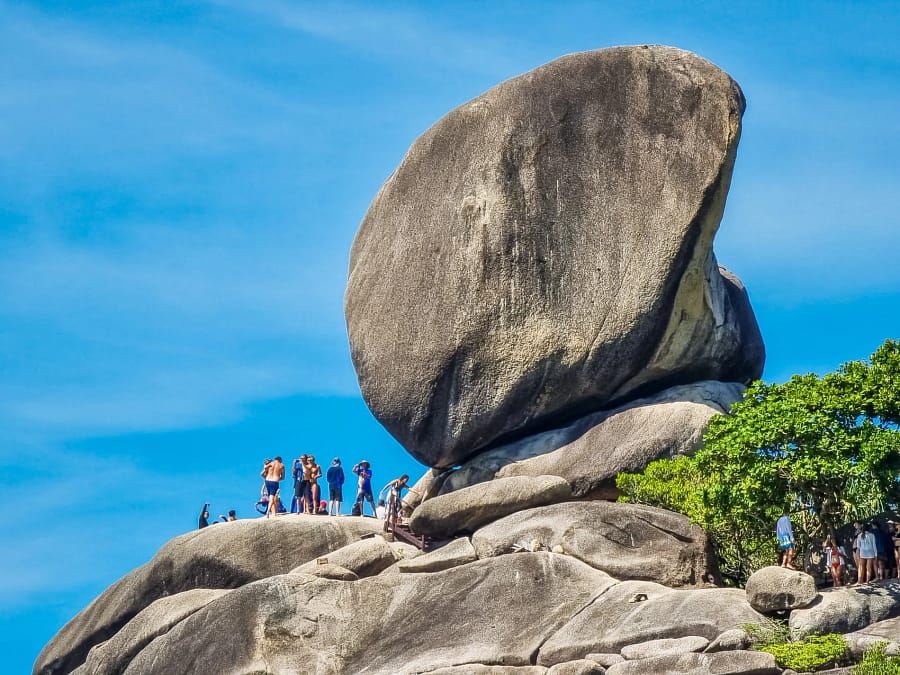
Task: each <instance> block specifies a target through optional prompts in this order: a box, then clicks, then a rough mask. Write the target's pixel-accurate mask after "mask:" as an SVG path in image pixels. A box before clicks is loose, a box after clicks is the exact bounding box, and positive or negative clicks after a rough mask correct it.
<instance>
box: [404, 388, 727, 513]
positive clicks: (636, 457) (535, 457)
mask: <svg viewBox="0 0 900 675" xmlns="http://www.w3.org/2000/svg"><path fill="white" fill-rule="evenodd" d="M743 392H744V386H743V385H741V384H738V383H734V382H729V383H725V382H711V381H705V382H697V383H694V384H687V385H682V386H678V387H671V388H669V389H666V390H664V391H662V392H660V393H659V394H656V395H655V396H651V397H648V398H642V399H638V400H636V401H632V402H629V403H627V404H625V405H622V406H620V407H618V408H615V409H613V410H609V411H603V412H596V413H592V414H590V415H587V416H586V417H582V418H581V419H578V420H577V421H575V422H573V423H571V424H569V425H568V426H565V427H563V428H560V429H554V430H552V431H545V432H543V433H539V434H535V435H533V436H529V437H527V438H524V439H522V440H520V441H515V442H513V443H509V444H507V445H503V446H501V447H498V448H494V449H492V450H486V451H484V452H481V453H479V454H477V455H475V456H474V457H472V458H471V459H469V460H467V461H465V462H463V463H462V465H461V466H460V468H459V469H457V470H455V471H452V470H451V471H448V472H447V474H446V475H445V476H442V477H441V479H440V483H439V485H438V483H437V481H438V479H437V478H436V477H435V476H434V475H431V474H426V476H425V477H423V479H424V480H423V481H420V482H422V483H423V484H422V485H421V487H420V492H421V493H422V494H427V493H428V492H429V491H435V490H437V493H438V494H447V493H448V492H453V491H454V490H459V489H460V488H463V487H467V486H469V485H474V484H476V483H481V482H483V481H486V480H491V479H494V478H505V477H508V476H541V475H550V476H562V477H563V478H565V479H566V480H567V481H568V482H569V485H571V486H572V494H573V496H575V497H584V496H588V495H591V496H600V497H606V496H612V495H613V494H614V493H615V479H616V476H617V475H618V474H619V473H621V472H623V471H642V470H643V469H644V468H645V467H646V466H647V464H649V463H650V462H652V461H653V460H656V459H660V458H663V457H666V458H670V457H675V456H677V455H685V454H691V453H692V452H693V451H694V449H696V448H697V446H698V445H699V444H700V443H701V442H702V440H703V433H704V431H705V430H706V426H707V424H708V423H709V420H710V418H711V417H712V416H713V415H716V414H722V413H726V412H728V410H729V408H730V407H731V405H732V404H733V403H735V402H736V401H740V400H741V398H742V396H743Z"/></svg>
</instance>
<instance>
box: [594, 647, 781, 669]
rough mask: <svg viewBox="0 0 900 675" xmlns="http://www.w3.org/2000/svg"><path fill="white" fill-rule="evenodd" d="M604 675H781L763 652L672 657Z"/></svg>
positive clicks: (630, 664) (619, 665)
mask: <svg viewBox="0 0 900 675" xmlns="http://www.w3.org/2000/svg"><path fill="white" fill-rule="evenodd" d="M606 675H781V668H779V667H778V666H776V665H775V657H774V656H772V655H771V654H767V653H766V652H749V651H741V652H716V653H715V654H676V655H671V656H657V657H654V658H650V659H641V660H640V661H624V662H622V663H617V664H616V665H614V666H610V668H609V669H608V670H607V671H606Z"/></svg>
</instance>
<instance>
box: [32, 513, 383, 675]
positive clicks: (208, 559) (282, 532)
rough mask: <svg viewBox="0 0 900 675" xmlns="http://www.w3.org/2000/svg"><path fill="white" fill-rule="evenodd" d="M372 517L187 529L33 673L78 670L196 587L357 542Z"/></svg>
mask: <svg viewBox="0 0 900 675" xmlns="http://www.w3.org/2000/svg"><path fill="white" fill-rule="evenodd" d="M381 526H382V523H381V521H377V520H375V519H373V518H297V517H292V516H280V517H277V518H268V519H266V518H259V519H255V520H237V521H234V522H231V523H221V524H219V525H216V526H215V527H207V528H204V529H202V530H195V531H193V532H188V533H187V534H183V535H181V536H180V537H176V538H174V539H172V540H170V541H169V542H167V543H166V544H165V545H164V546H163V547H162V548H161V549H160V550H159V551H158V552H157V554H156V555H155V556H154V557H153V559H152V560H151V561H150V562H148V563H147V564H145V565H142V566H141V567H138V568H137V569H136V570H134V571H132V572H129V573H128V574H127V575H125V576H124V577H122V578H121V579H119V581H117V582H116V583H114V584H113V585H112V586H110V587H109V588H107V589H106V590H105V591H104V592H103V593H101V594H100V595H99V596H98V597H97V598H96V599H95V600H94V601H93V602H92V603H91V604H90V605H88V606H87V607H86V608H85V609H83V610H82V611H81V612H79V613H78V614H77V615H76V616H75V617H74V618H73V619H72V620H71V621H69V622H68V623H67V624H66V625H65V626H63V627H62V629H60V631H59V632H58V633H57V634H56V635H55V636H54V637H53V639H52V640H51V641H50V642H49V643H47V645H46V646H45V647H44V649H43V650H42V651H41V653H40V655H39V656H38V658H37V661H36V662H35V666H34V673H35V675H37V674H38V673H40V674H43V675H51V674H55V673H67V672H69V671H70V670H73V669H74V668H76V667H77V666H78V665H80V664H81V663H82V662H84V660H85V658H86V657H87V653H88V650H89V649H90V648H91V647H93V646H94V645H95V644H98V643H100V642H104V641H105V640H108V639H109V638H111V637H112V636H113V635H115V634H116V632H117V631H118V630H119V629H120V628H121V627H122V626H124V625H125V624H126V623H127V622H128V621H129V620H131V618H132V617H134V616H135V615H136V614H137V613H138V612H140V611H141V610H142V609H144V608H145V607H147V606H148V605H149V604H150V603H152V602H153V601H155V600H158V599H159V598H162V597H165V596H167V595H174V594H176V593H182V592H184V591H188V590H191V589H194V588H237V587H239V586H243V585H244V584H246V583H249V582H251V581H255V580H257V579H263V578H265V577H269V576H272V575H274V574H284V573H286V572H288V571H289V570H291V569H293V568H294V567H296V566H297V565H300V564H302V563H304V562H306V561H308V560H311V559H312V558H315V557H317V556H319V555H322V554H324V553H328V552H329V551H333V550H335V549H337V548H340V547H341V546H345V545H347V544H349V543H351V542H353V541H357V540H358V539H359V538H360V536H361V535H364V534H371V533H378V532H380V531H381Z"/></svg>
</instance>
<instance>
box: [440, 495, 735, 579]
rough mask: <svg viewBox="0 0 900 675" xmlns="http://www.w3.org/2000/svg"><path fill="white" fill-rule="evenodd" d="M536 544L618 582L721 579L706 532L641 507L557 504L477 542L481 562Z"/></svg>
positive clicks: (496, 526)
mask: <svg viewBox="0 0 900 675" xmlns="http://www.w3.org/2000/svg"><path fill="white" fill-rule="evenodd" d="M427 504H428V502H425V504H424V505H423V507H424V506H425V505H427ZM531 542H537V543H539V544H541V545H542V546H543V547H544V548H547V549H553V548H554V547H556V546H561V547H562V550H563V552H564V553H566V554H567V555H571V556H574V557H576V558H578V559H579V560H583V561H584V562H586V563H587V564H588V565H590V566H591V567H596V568H597V569H600V570H603V571H604V572H606V573H607V574H610V575H611V576H613V577H616V578H618V579H646V580H650V581H655V582H657V583H661V584H665V585H666V586H673V587H682V586H697V585H705V584H706V583H708V582H710V581H714V580H715V579H716V578H717V576H718V574H717V570H716V567H715V558H714V556H713V555H712V552H711V550H710V548H709V542H708V538H707V536H706V533H705V532H704V531H703V529H702V528H700V527H698V526H697V525H692V524H691V522H690V520H689V519H688V518H686V517H685V516H682V515H680V514H677V513H672V512H671V511H665V510H663V509H657V508H654V507H651V506H643V505H640V504H625V503H615V502H600V501H597V502H565V503H562V504H552V505H550V506H543V507H540V508H535V509H529V510H527V511H520V512H518V513H514V514H512V515H510V516H507V517H506V518H503V519H501V520H498V521H496V522H493V523H491V524H490V525H487V526H485V527H483V528H481V529H480V530H478V531H477V532H476V533H475V534H474V535H473V537H472V544H473V545H474V546H475V551H476V552H477V553H478V557H479V558H490V557H494V556H498V555H503V554H506V553H512V552H514V551H515V550H517V548H519V547H520V546H521V545H522V544H530V543H531Z"/></svg>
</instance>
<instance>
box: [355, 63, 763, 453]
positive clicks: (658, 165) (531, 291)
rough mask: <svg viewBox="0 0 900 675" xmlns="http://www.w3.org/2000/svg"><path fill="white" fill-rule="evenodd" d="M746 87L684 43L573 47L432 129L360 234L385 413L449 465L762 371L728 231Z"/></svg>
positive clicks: (361, 328) (380, 409)
mask: <svg viewBox="0 0 900 675" xmlns="http://www.w3.org/2000/svg"><path fill="white" fill-rule="evenodd" d="M743 111H744V98H743V95H742V94H741V92H740V89H739V88H738V86H737V84H736V83H735V82H734V81H733V80H732V79H731V78H730V77H728V75H727V74H725V73H724V72H723V71H721V70H720V69H719V68H717V67H716V66H714V65H713V64H711V63H709V62H708V61H705V60H703V59H701V58H699V57H697V56H695V55H694V54H691V53H689V52H685V51H681V50H678V49H673V48H671V47H662V46H643V47H617V48H613V49H605V50H599V51H592V52H584V53H580V54H571V55H569V56H564V57H562V58H560V59H557V60H556V61H553V62H551V63H549V64H547V65H544V66H542V67H540V68H537V69H536V70H533V71H531V72H529V73H526V74H524V75H522V76H520V77H516V78H514V79H512V80H509V81H507V82H504V83H502V84H500V85H498V86H496V87H494V88H493V89H491V90H489V91H488V92H486V93H485V94H483V95H481V96H479V97H478V98H476V99H474V100H472V101H470V102H468V103H466V104H464V105H462V106H460V107H459V108H457V109H456V110H453V111H452V112H450V113H449V114H448V115H446V116H445V117H444V118H443V119H441V120H440V121H439V122H437V124H435V125H434V126H433V127H432V128H431V129H429V130H428V131H427V132H426V133H425V134H423V135H422V136H421V137H420V138H418V139H417V140H416V141H415V142H414V143H413V145H412V147H410V149H409V151H408V152H407V154H406V157H405V158H404V159H403V162H402V163H401V164H400V166H399V167H398V168H397V169H396V170H395V171H394V172H393V173H392V174H391V176H390V177H389V178H388V179H387V181H386V182H385V184H384V186H383V187H382V188H381V190H380V191H379V192H378V195H377V196H376V197H375V200H374V201H373V202H372V205H371V207H370V208H369V211H368V213H367V214H366V216H365V218H364V220H363V222H362V224H361V225H360V229H359V232H358V234H357V236H356V239H355V241H354V243H353V248H352V250H351V253H350V274H349V279H348V282H347V292H346V295H345V314H346V319H347V331H348V335H349V338H350V349H351V356H352V359H353V363H354V366H355V367H356V372H357V376H358V378H359V384H360V388H361V390H362V394H363V397H364V398H365V400H366V403H367V404H368V405H369V407H370V409H371V410H372V412H373V414H374V415H375V417H376V418H377V419H378V420H379V421H380V422H381V423H382V424H383V425H384V426H385V427H386V428H387V429H388V431H390V433H391V434H392V435H393V436H394V437H395V438H397V439H398V440H399V441H400V443H401V444H402V445H403V446H404V447H405V448H406V449H407V450H409V451H410V452H411V453H412V454H413V455H414V456H415V457H416V459H418V460H419V461H421V462H422V463H423V464H425V465H427V466H436V467H450V466H454V465H456V464H458V463H459V462H461V461H463V460H465V459H466V458H467V457H469V456H471V455H472V454H473V453H474V452H476V451H478V450H479V449H482V448H486V447H489V446H491V445H496V444H498V443H499V442H502V441H503V440H504V439H506V440H512V438H514V437H524V436H526V435H528V434H530V433H533V432H536V431H541V430H545V429H548V428H553V427H555V426H559V425H560V423H564V422H565V421H567V420H569V419H572V418H573V417H575V416H578V415H583V414H587V413H589V412H592V411H593V410H597V409H599V408H601V407H604V406H605V405H606V404H607V403H613V402H614V401H620V400H626V399H627V398H628V397H629V395H631V394H633V393H634V392H636V391H638V390H639V389H641V388H642V387H653V388H657V389H658V388H661V387H662V386H669V385H672V384H683V383H688V382H696V381H698V380H705V379H709V380H721V381H735V382H749V381H750V380H753V379H755V378H757V377H759V375H760V374H761V372H762V365H763V360H764V351H763V346H762V339H761V337H760V334H759V329H758V327H757V325H756V321H755V319H754V318H753V314H752V311H751V310H750V306H749V302H748V301H747V298H746V293H745V292H744V290H743V288H742V287H741V286H740V285H739V283H735V280H734V278H733V277H731V276H730V275H727V274H723V273H722V272H720V270H719V268H718V266H717V264H716V260H715V256H714V255H713V254H712V241H713V237H714V235H715V232H716V230H717V229H718V226H719V221H720V220H721V216H722V209H723V207H724V203H725V196H726V194H727V192H728V187H729V183H730V179H731V172H732V167H733V163H734V157H735V152H736V148H737V143H738V137H739V135H740V118H741V115H742V114H743Z"/></svg>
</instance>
